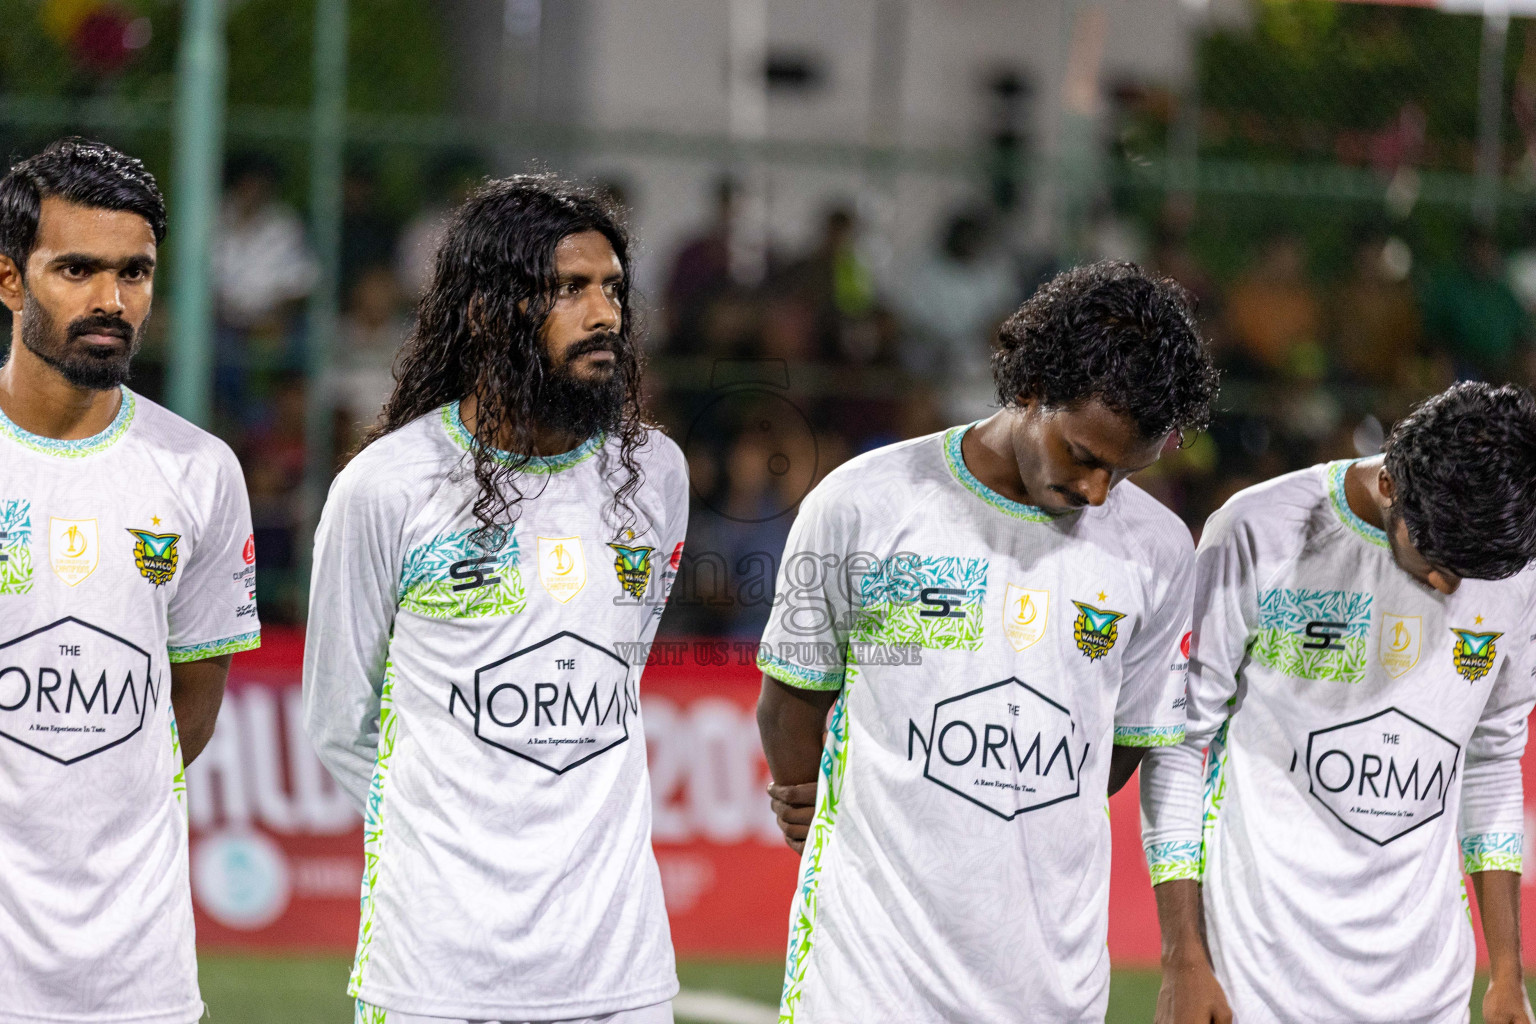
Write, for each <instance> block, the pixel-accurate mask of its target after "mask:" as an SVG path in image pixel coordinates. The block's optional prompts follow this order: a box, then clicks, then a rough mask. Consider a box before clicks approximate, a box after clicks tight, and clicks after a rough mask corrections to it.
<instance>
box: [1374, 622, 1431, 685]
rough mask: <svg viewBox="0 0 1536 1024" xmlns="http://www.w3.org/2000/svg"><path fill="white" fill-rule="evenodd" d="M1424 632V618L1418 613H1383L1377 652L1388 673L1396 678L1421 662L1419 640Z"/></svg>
mask: <svg viewBox="0 0 1536 1024" xmlns="http://www.w3.org/2000/svg"><path fill="white" fill-rule="evenodd" d="M1423 634H1424V629H1423V619H1422V618H1421V617H1420V616H1418V615H1394V614H1392V613H1391V612H1387V613H1386V614H1384V615H1382V617H1381V636H1380V637H1379V638H1378V639H1377V641H1376V654H1377V657H1378V658H1380V659H1381V667H1382V668H1384V669H1386V670H1387V675H1389V676H1391V677H1392V678H1393V679H1396V678H1397V677H1398V676H1400V675H1402V674H1403V673H1404V672H1407V671H1408V670H1409V669H1411V668H1413V666H1415V665H1417V664H1418V663H1419V641H1420V640H1421V639H1422V638H1423Z"/></svg>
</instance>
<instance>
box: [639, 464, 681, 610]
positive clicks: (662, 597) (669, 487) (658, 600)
mask: <svg viewBox="0 0 1536 1024" xmlns="http://www.w3.org/2000/svg"><path fill="white" fill-rule="evenodd" d="M674 451H675V452H676V456H677V460H676V467H677V468H676V469H675V471H673V472H669V473H666V474H664V475H663V477H662V486H663V487H664V488H665V491H664V493H663V494H662V504H663V506H664V507H665V509H666V519H665V521H664V522H663V524H662V526H661V528H660V530H659V531H658V534H657V536H658V542H659V545H660V546H659V548H658V549H657V551H656V561H657V563H658V564H657V568H656V580H657V583H656V590H655V592H654V594H653V595H652V596H651V598H650V600H651V601H653V602H654V608H653V609H652V614H651V617H650V620H649V621H648V623H647V625H646V632H645V639H647V640H648V639H650V638H651V637H652V636H654V635H655V633H656V627H657V626H658V625H659V623H660V622H661V613H662V612H663V611H665V610H666V605H667V599H668V598H669V597H671V596H672V584H674V583H676V582H677V573H678V569H679V568H680V567H681V565H682V560H683V541H684V539H685V538H686V537H687V536H688V486H689V485H688V463H687V461H686V460H685V459H684V458H683V454H682V452H681V451H676V448H675V446H674Z"/></svg>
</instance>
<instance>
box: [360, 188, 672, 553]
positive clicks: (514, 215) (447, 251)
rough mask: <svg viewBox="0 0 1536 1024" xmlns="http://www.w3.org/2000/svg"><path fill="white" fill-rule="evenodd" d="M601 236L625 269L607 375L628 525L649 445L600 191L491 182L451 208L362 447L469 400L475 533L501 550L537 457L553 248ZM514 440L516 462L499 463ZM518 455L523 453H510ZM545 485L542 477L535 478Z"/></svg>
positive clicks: (615, 231) (626, 263) (611, 217)
mask: <svg viewBox="0 0 1536 1024" xmlns="http://www.w3.org/2000/svg"><path fill="white" fill-rule="evenodd" d="M584 231H597V232H599V233H601V234H602V235H603V236H604V237H605V238H607V239H608V241H609V243H610V244H611V245H612V246H613V251H614V253H615V254H616V255H617V256H618V258H619V264H620V266H621V267H622V268H623V271H624V277H623V281H622V282H621V283H620V284H619V287H618V301H619V309H620V317H621V319H620V324H619V330H618V332H617V333H618V337H619V342H620V343H619V345H618V347H617V350H616V351H615V353H614V355H615V359H616V366H615V372H616V373H618V374H620V375H621V376H622V380H623V382H624V397H623V403H622V407H621V412H620V422H619V427H618V429H617V430H616V431H615V432H614V435H613V436H617V438H618V440H619V463H620V465H621V467H622V468H623V470H624V473H625V479H624V480H623V482H622V483H621V484H620V485H619V486H618V488H617V489H616V491H615V494H614V505H615V508H616V509H617V510H619V511H620V514H621V518H622V519H624V520H625V521H626V522H632V521H633V519H634V517H635V511H634V508H633V507H632V505H631V504H630V500H629V499H630V497H631V496H632V495H633V493H634V491H635V489H636V488H638V487H639V485H640V467H639V464H638V463H637V462H636V460H635V451H636V450H637V449H638V448H639V447H640V446H641V445H642V444H643V443H644V442H645V439H646V428H647V426H648V424H646V422H645V421H644V419H643V417H642V415H641V409H640V374H641V358H640V351H639V346H638V345H637V344H636V343H635V339H634V336H633V333H632V331H633V325H634V317H633V316H632V315H631V305H630V253H629V233H628V231H627V230H626V228H625V226H624V222H623V219H622V217H621V215H620V213H619V211H618V210H617V209H616V208H615V207H614V206H613V205H612V204H611V203H610V202H609V201H608V200H607V199H605V198H604V197H603V196H601V195H600V194H598V193H597V192H595V191H593V190H590V189H586V188H583V187H581V186H578V185H575V184H572V183H571V182H568V181H563V180H561V179H560V178H557V177H555V176H554V175H550V174H527V175H518V176H516V177H512V178H505V179H501V180H494V181H488V182H486V183H485V184H483V185H481V186H480V188H479V189H477V190H476V191H475V193H474V194H473V195H472V196H470V198H469V199H468V200H467V201H466V202H465V203H464V205H463V206H461V207H459V209H458V210H457V212H455V214H454V215H453V218H452V220H451V221H450V223H449V225H448V231H447V234H446V236H445V237H444V239H443V242H442V245H441V246H440V247H439V248H438V251H437V259H436V264H435V267H434V270H433V275H432V283H431V285H430V286H429V287H428V288H427V291H426V294H425V295H423V296H422V299H421V304H420V306H419V307H418V310H417V319H416V328H415V330H414V332H413V333H412V334H411V337H410V340H408V341H407V342H406V344H405V347H404V348H403V349H402V350H401V353H400V356H399V358H398V359H397V360H396V361H395V380H396V384H395V391H394V394H393V395H391V396H390V399H389V401H388V402H387V403H386V404H385V406H384V413H383V417H382V418H381V420H380V422H379V424H378V425H377V426H376V427H374V428H373V429H372V430H371V431H369V432H368V434H367V436H366V437H365V438H364V439H363V444H362V446H363V447H367V446H368V445H369V444H371V443H373V442H374V441H376V440H378V439H379V438H381V437H383V436H384V435H386V434H388V433H390V432H392V431H395V430H398V429H400V428H401V427H403V426H405V425H406V424H407V423H410V422H411V421H412V420H414V419H416V418H417V417H419V416H423V415H425V414H427V413H429V412H432V411H433V410H435V409H438V408H440V407H442V406H443V405H446V404H447V403H449V402H452V401H456V400H459V399H462V398H465V397H467V396H468V395H470V394H471V393H474V394H475V395H476V396H477V399H478V405H477V407H476V413H475V427H474V438H475V442H476V444H475V446H474V451H473V457H474V474H475V480H476V482H477V483H478V484H479V489H480V493H479V495H478V497H477V498H476V499H475V503H474V513H475V518H476V519H477V520H479V522H480V529H479V530H478V531H477V535H478V538H479V539H480V540H482V541H489V542H490V543H492V544H493V545H494V544H498V543H499V542H500V537H501V536H502V534H501V531H502V530H503V529H504V528H505V527H507V526H509V525H510V524H511V523H512V521H513V520H515V519H516V518H517V514H518V512H517V506H518V504H519V503H520V502H521V501H522V500H523V499H524V498H525V497H527V496H528V495H526V494H525V493H524V492H523V490H522V486H523V484H524V483H525V482H526V480H527V478H526V477H525V476H524V475H523V474H520V473H519V470H520V469H521V468H522V467H523V466H525V465H527V463H528V459H529V455H528V454H527V453H530V452H532V451H533V450H534V443H533V435H534V428H535V421H534V415H535V410H536V408H537V398H538V396H539V388H540V385H541V384H542V383H543V381H544V380H545V379H546V357H545V356H544V342H543V340H542V338H541V337H540V334H541V331H542V329H543V326H544V322H545V320H547V319H548V317H549V314H550V311H551V309H552V308H553V307H554V303H555V292H556V284H557V273H556V265H555V247H556V246H557V245H559V243H560V240H561V239H562V238H565V237H567V236H568V235H573V234H578V233H581V232H584ZM509 439H510V443H511V450H512V452H513V457H512V458H511V459H510V460H508V459H506V458H505V456H498V454H497V449H498V448H499V447H500V445H502V444H505V443H507V442H508V440H509ZM518 453H521V454H518ZM535 479H538V480H542V481H544V482H546V483H547V481H548V477H536V478H535Z"/></svg>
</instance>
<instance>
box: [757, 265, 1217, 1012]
mask: <svg viewBox="0 0 1536 1024" xmlns="http://www.w3.org/2000/svg"><path fill="white" fill-rule="evenodd" d="M999 342H1000V345H999V350H998V352H997V353H996V355H995V356H994V359H993V372H994V377H995V379H996V381H997V388H998V397H999V399H1000V401H1001V404H1002V409H1001V410H999V411H998V412H997V413H996V414H994V415H993V416H992V417H990V418H989V419H986V420H983V421H981V422H979V423H974V424H970V425H966V426H957V427H953V428H951V429H949V430H946V431H943V432H941V433H938V434H933V435H930V436H927V437H920V438H917V439H916V440H911V441H905V442H902V443H900V444H895V445H891V446H890V447H887V448H881V449H879V450H876V451H873V452H869V453H868V454H865V455H863V456H861V457H859V458H857V459H854V460H853V461H852V462H849V463H848V464H846V465H844V466H842V467H840V468H839V469H837V470H836V471H834V472H833V473H831V474H830V475H829V476H828V477H827V478H826V480H825V481H823V482H822V483H821V484H820V485H819V486H818V487H817V488H816V489H815V491H813V492H812V493H811V494H810V495H809V496H808V497H807V498H806V499H805V501H804V502H803V503H802V504H801V506H800V513H799V516H798V518H797V519H796V521H795V524H794V528H793V530H792V532H791V534H790V539H789V542H788V544H787V545H786V547H785V556H784V562H783V564H782V566H781V568H780V575H779V581H778V594H777V596H776V598H775V602H774V609H773V612H772V617H771V619H770V621H769V625H768V629H767V632H766V633H765V635H764V637H763V644H762V646H761V648H760V650H759V656H758V665H759V667H760V668H761V669H762V670H763V673H764V677H763V688H762V696H761V698H760V702H759V705H758V723H759V726H760V729H761V732H762V738H763V746H764V749H765V751H766V753H767V757H768V764H769V767H770V768H771V770H772V772H773V778H774V780H775V784H774V786H773V787H772V788H771V790H770V793H771V795H772V798H773V806H774V809H775V812H776V814H777V815H778V818H779V823H780V826H781V828H782V829H783V831H784V834H785V836H786V838H787V839H788V840H789V843H790V845H791V846H792V847H794V848H795V849H797V850H803V854H802V858H801V865H800V884H799V887H798V889H797V895H796V898H795V904H794V908H793V911H792V913H791V918H790V931H791V934H790V948H789V956H788V961H787V964H786V970H785V981H784V994H783V1001H782V1005H781V1007H780V1020H781V1021H791V1022H804V1024H815V1022H832V1021H879V1020H888V1021H917V1020H921V1021H931V1020H963V1021H967V1022H971V1024H989V1022H996V1024H1003V1022H1010V1024H1011V1022H1016V1021H1021V1020H1031V1021H1035V1020H1039V1021H1046V1020H1049V1021H1062V1022H1065V1021H1089V1020H1093V1021H1102V1020H1103V1019H1104V1011H1105V1005H1106V1002H1107V1000H1108V995H1109V960H1108V957H1107V956H1106V953H1105V947H1104V943H1105V935H1106V931H1107V927H1108V898H1109V854H1110V848H1109V846H1110V837H1109V821H1108V818H1107V816H1106V815H1105V813H1104V809H1105V804H1104V800H1105V794H1106V793H1107V792H1108V793H1112V792H1114V791H1115V790H1117V789H1119V788H1120V786H1122V785H1123V784H1124V783H1125V781H1126V779H1128V778H1129V777H1130V775H1131V773H1132V772H1133V771H1134V770H1135V767H1136V764H1137V762H1138V761H1139V760H1140V758H1141V756H1142V754H1143V753H1144V752H1145V751H1146V750H1147V748H1149V747H1152V746H1156V745H1159V744H1170V743H1178V742H1179V741H1180V740H1181V739H1182V738H1183V734H1184V724H1183V723H1184V713H1183V707H1182V702H1183V696H1184V672H1185V665H1184V656H1183V655H1182V654H1181V653H1180V649H1181V641H1182V639H1183V638H1184V637H1185V635H1186V631H1187V630H1188V628H1189V610H1190V602H1191V596H1192V588H1193V545H1192V544H1191V542H1190V538H1189V532H1188V531H1187V530H1186V529H1185V528H1184V525H1183V523H1181V522H1180V521H1179V519H1178V518H1177V517H1176V516H1175V515H1174V514H1173V513H1171V512H1169V511H1168V510H1167V509H1166V508H1164V507H1163V506H1161V505H1160V504H1158V503H1157V501H1155V500H1154V499H1153V498H1152V497H1151V496H1149V495H1148V494H1147V493H1146V492H1144V491H1142V490H1140V489H1139V488H1137V487H1136V486H1135V485H1134V484H1126V483H1124V481H1125V479H1126V477H1128V476H1130V475H1131V474H1132V473H1135V472H1137V471H1138V470H1141V469H1145V468H1146V467H1147V466H1149V465H1151V464H1152V463H1153V462H1155V461H1156V460H1157V458H1158V456H1159V455H1160V454H1161V453H1162V452H1163V451H1164V450H1165V449H1166V448H1167V447H1168V446H1169V445H1170V443H1172V442H1174V441H1175V440H1176V439H1177V438H1178V437H1180V436H1181V435H1182V434H1183V433H1184V432H1186V431H1189V430H1194V429H1198V428H1199V427H1201V426H1203V425H1204V424H1205V422H1206V420H1207V418H1208V416H1209V412H1210V404H1211V399H1212V397H1213V395H1214V393H1215V390H1216V373H1215V371H1214V370H1213V369H1212V366H1211V360H1210V355H1209V353H1208V352H1207V350H1206V348H1205V346H1204V345H1203V344H1202V343H1201V341H1200V338H1199V336H1198V333H1197V331H1196V329H1195V325H1194V321H1193V317H1192V313H1191V308H1190V300H1189V298H1188V296H1187V295H1186V294H1185V292H1184V291H1183V290H1182V289H1181V288H1179V287H1178V286H1177V285H1175V284H1174V283H1172V282H1171V281H1166V280H1159V279H1157V278H1153V277H1149V276H1147V275H1146V274H1143V273H1142V272H1141V271H1140V270H1138V269H1137V268H1136V267H1134V266H1132V265H1130V264H1125V263H1098V264H1094V265H1091V266H1087V267H1080V268H1077V269H1075V270H1071V271H1068V272H1066V273H1064V274H1062V275H1060V276H1058V277H1057V278H1055V279H1054V280H1053V281H1051V282H1050V283H1049V284H1047V285H1046V286H1045V287H1043V288H1041V289H1040V290H1039V291H1038V292H1037V293H1036V294H1035V295H1034V296H1033V297H1032V298H1031V299H1030V300H1029V301H1028V302H1026V303H1025V304H1024V306H1023V307H1022V308H1021V309H1020V310H1019V311H1018V312H1017V313H1016V314H1015V315H1014V316H1013V317H1012V318H1011V319H1009V320H1008V322H1007V323H1006V324H1004V325H1003V328H1002V331H1001V333H1000V337H999ZM829 710H830V711H831V715H832V717H831V721H830V723H828V720H827V714H828V712H829ZM824 732H825V735H826V739H825V742H823V733H824Z"/></svg>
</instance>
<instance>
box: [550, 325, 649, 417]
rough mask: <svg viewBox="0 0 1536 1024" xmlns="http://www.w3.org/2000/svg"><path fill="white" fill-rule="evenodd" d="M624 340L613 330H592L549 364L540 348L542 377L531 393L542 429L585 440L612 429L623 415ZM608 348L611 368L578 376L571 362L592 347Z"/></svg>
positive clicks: (625, 388) (624, 386)
mask: <svg viewBox="0 0 1536 1024" xmlns="http://www.w3.org/2000/svg"><path fill="white" fill-rule="evenodd" d="M624 345H625V341H624V339H623V338H621V337H620V336H619V335H616V334H606V333H605V334H594V335H592V336H591V337H589V338H584V339H582V340H581V341H579V342H577V343H576V344H574V345H572V346H571V348H570V349H569V350H568V351H567V352H566V354H565V358H564V359H563V360H562V361H561V363H560V365H559V366H553V365H551V361H550V358H549V352H548V351H547V350H541V351H540V353H539V359H540V360H541V361H542V362H543V364H544V380H543V383H542V384H540V386H539V390H538V392H537V393H536V394H535V395H534V397H533V402H534V410H533V417H534V420H535V422H537V423H538V424H539V426H541V427H543V428H544V429H546V430H557V431H561V432H564V433H570V434H571V435H572V436H574V437H579V438H582V439H583V440H585V439H586V438H589V437H591V436H592V435H593V434H596V433H597V432H598V431H607V432H612V431H614V430H617V429H618V428H619V425H620V423H622V422H623V418H624V396H625V393H626V391H627V390H628V389H627V386H626V385H627V383H628V379H627V371H626V369H625V362H626V360H625V359H624V358H623V353H624ZM603 348H606V349H609V350H610V351H612V352H613V354H614V360H613V363H612V364H611V365H612V369H611V370H610V371H609V372H608V373H607V374H606V375H604V376H600V377H593V378H591V379H588V378H585V377H578V376H577V375H576V374H575V373H574V372H572V370H571V364H572V363H573V362H574V361H575V360H576V359H577V358H578V357H580V356H582V355H584V354H585V353H587V352H591V351H593V350H595V349H603Z"/></svg>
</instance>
